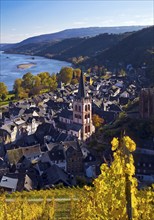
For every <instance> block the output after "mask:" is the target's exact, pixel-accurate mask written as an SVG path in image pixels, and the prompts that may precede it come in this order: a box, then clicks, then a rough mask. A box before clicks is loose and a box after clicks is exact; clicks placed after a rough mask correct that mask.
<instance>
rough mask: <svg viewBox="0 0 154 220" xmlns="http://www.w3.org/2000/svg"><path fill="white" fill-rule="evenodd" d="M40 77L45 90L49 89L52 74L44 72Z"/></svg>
mask: <svg viewBox="0 0 154 220" xmlns="http://www.w3.org/2000/svg"><path fill="white" fill-rule="evenodd" d="M38 77H40V79H41V85H42V87H43V88H48V87H49V79H50V74H49V73H48V72H42V73H39V74H38Z"/></svg>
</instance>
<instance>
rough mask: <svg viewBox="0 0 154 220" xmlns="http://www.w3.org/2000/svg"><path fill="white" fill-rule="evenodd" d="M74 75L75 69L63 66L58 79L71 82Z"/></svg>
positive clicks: (66, 82)
mask: <svg viewBox="0 0 154 220" xmlns="http://www.w3.org/2000/svg"><path fill="white" fill-rule="evenodd" d="M72 77H73V69H72V68H71V67H63V68H62V69H61V70H60V73H59V75H58V81H61V82H63V83H65V84H68V83H70V82H71V80H72Z"/></svg>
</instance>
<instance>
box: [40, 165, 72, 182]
mask: <svg viewBox="0 0 154 220" xmlns="http://www.w3.org/2000/svg"><path fill="white" fill-rule="evenodd" d="M42 179H43V184H44V185H55V184H59V183H63V184H64V185H65V186H71V179H70V178H69V175H68V173H66V172H65V171H64V170H63V169H61V168H59V167H58V166H57V165H55V164H54V165H52V166H51V167H50V168H48V169H47V170H46V171H45V172H44V173H43V174H42Z"/></svg>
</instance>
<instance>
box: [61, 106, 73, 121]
mask: <svg viewBox="0 0 154 220" xmlns="http://www.w3.org/2000/svg"><path fill="white" fill-rule="evenodd" d="M59 117H63V118H67V119H70V120H73V111H71V110H68V109H63V110H62V111H61V113H59Z"/></svg>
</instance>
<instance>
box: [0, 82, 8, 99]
mask: <svg viewBox="0 0 154 220" xmlns="http://www.w3.org/2000/svg"><path fill="white" fill-rule="evenodd" d="M7 94H8V89H7V86H6V85H5V83H3V82H0V99H2V100H4V99H5V98H6V96H7Z"/></svg>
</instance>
